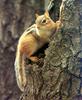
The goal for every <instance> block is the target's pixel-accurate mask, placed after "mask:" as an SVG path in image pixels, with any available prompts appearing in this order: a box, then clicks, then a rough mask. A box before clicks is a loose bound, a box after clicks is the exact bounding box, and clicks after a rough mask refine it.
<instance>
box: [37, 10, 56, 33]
mask: <svg viewBox="0 0 82 100" xmlns="http://www.w3.org/2000/svg"><path fill="white" fill-rule="evenodd" d="M35 23H36V25H37V27H38V29H41V30H49V31H50V30H52V29H53V28H54V25H55V23H54V21H53V20H52V19H51V18H50V16H49V13H48V11H45V13H44V14H43V15H38V14H36V22H35Z"/></svg>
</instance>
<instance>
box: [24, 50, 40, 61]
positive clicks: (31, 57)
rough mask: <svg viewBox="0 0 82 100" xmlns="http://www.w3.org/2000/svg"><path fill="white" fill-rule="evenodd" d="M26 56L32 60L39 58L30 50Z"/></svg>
mask: <svg viewBox="0 0 82 100" xmlns="http://www.w3.org/2000/svg"><path fill="white" fill-rule="evenodd" d="M26 57H27V58H28V59H29V60H31V61H32V62H38V61H39V58H38V57H37V56H33V53H32V52H29V53H27V55H26Z"/></svg>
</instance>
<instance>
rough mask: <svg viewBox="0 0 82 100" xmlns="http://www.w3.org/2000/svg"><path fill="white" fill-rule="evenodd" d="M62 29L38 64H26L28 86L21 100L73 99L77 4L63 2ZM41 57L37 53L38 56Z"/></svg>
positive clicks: (75, 90) (76, 82)
mask: <svg viewBox="0 0 82 100" xmlns="http://www.w3.org/2000/svg"><path fill="white" fill-rule="evenodd" d="M60 8H61V9H60V19H61V21H62V24H63V27H62V28H61V29H60V30H59V31H58V32H57V33H55V34H54V36H53V38H51V41H50V43H49V45H48V48H47V49H46V50H45V57H44V58H41V61H40V62H39V63H38V64H29V63H28V64H27V66H26V73H27V87H26V89H25V91H24V93H23V94H22V96H21V97H20V100H73V99H74V98H75V96H77V95H78V90H79V86H80V78H79V74H80V72H79V71H80V70H79V61H78V57H79V55H80V52H79V51H80V33H79V13H78V12H79V1H78V0H62V4H61V7H60ZM39 55H40V54H39Z"/></svg>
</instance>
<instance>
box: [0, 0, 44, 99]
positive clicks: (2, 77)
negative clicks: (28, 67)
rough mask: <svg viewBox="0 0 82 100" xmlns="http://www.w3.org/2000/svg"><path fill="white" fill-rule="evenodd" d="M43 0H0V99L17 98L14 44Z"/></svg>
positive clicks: (32, 20) (42, 5)
mask: <svg viewBox="0 0 82 100" xmlns="http://www.w3.org/2000/svg"><path fill="white" fill-rule="evenodd" d="M43 3H44V0H0V100H18V99H19V96H20V94H21V92H20V90H19V88H18V86H17V83H16V77H15V72H14V61H15V54H16V45H17V42H18V39H19V37H20V35H21V34H22V33H23V31H24V30H25V29H26V28H27V27H29V25H31V24H32V23H33V22H34V20H35V15H34V14H35V12H39V10H40V9H41V10H42V8H44V4H43Z"/></svg>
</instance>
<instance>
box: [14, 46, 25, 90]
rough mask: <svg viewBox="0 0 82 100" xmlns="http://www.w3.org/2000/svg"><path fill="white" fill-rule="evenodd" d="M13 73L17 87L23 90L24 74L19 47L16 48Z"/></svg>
mask: <svg viewBox="0 0 82 100" xmlns="http://www.w3.org/2000/svg"><path fill="white" fill-rule="evenodd" d="M15 74H16V80H17V84H18V87H19V88H20V90H21V91H24V87H25V86H26V74H25V65H24V55H23V54H22V53H20V50H19V48H18V49H17V54H16V59H15Z"/></svg>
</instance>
